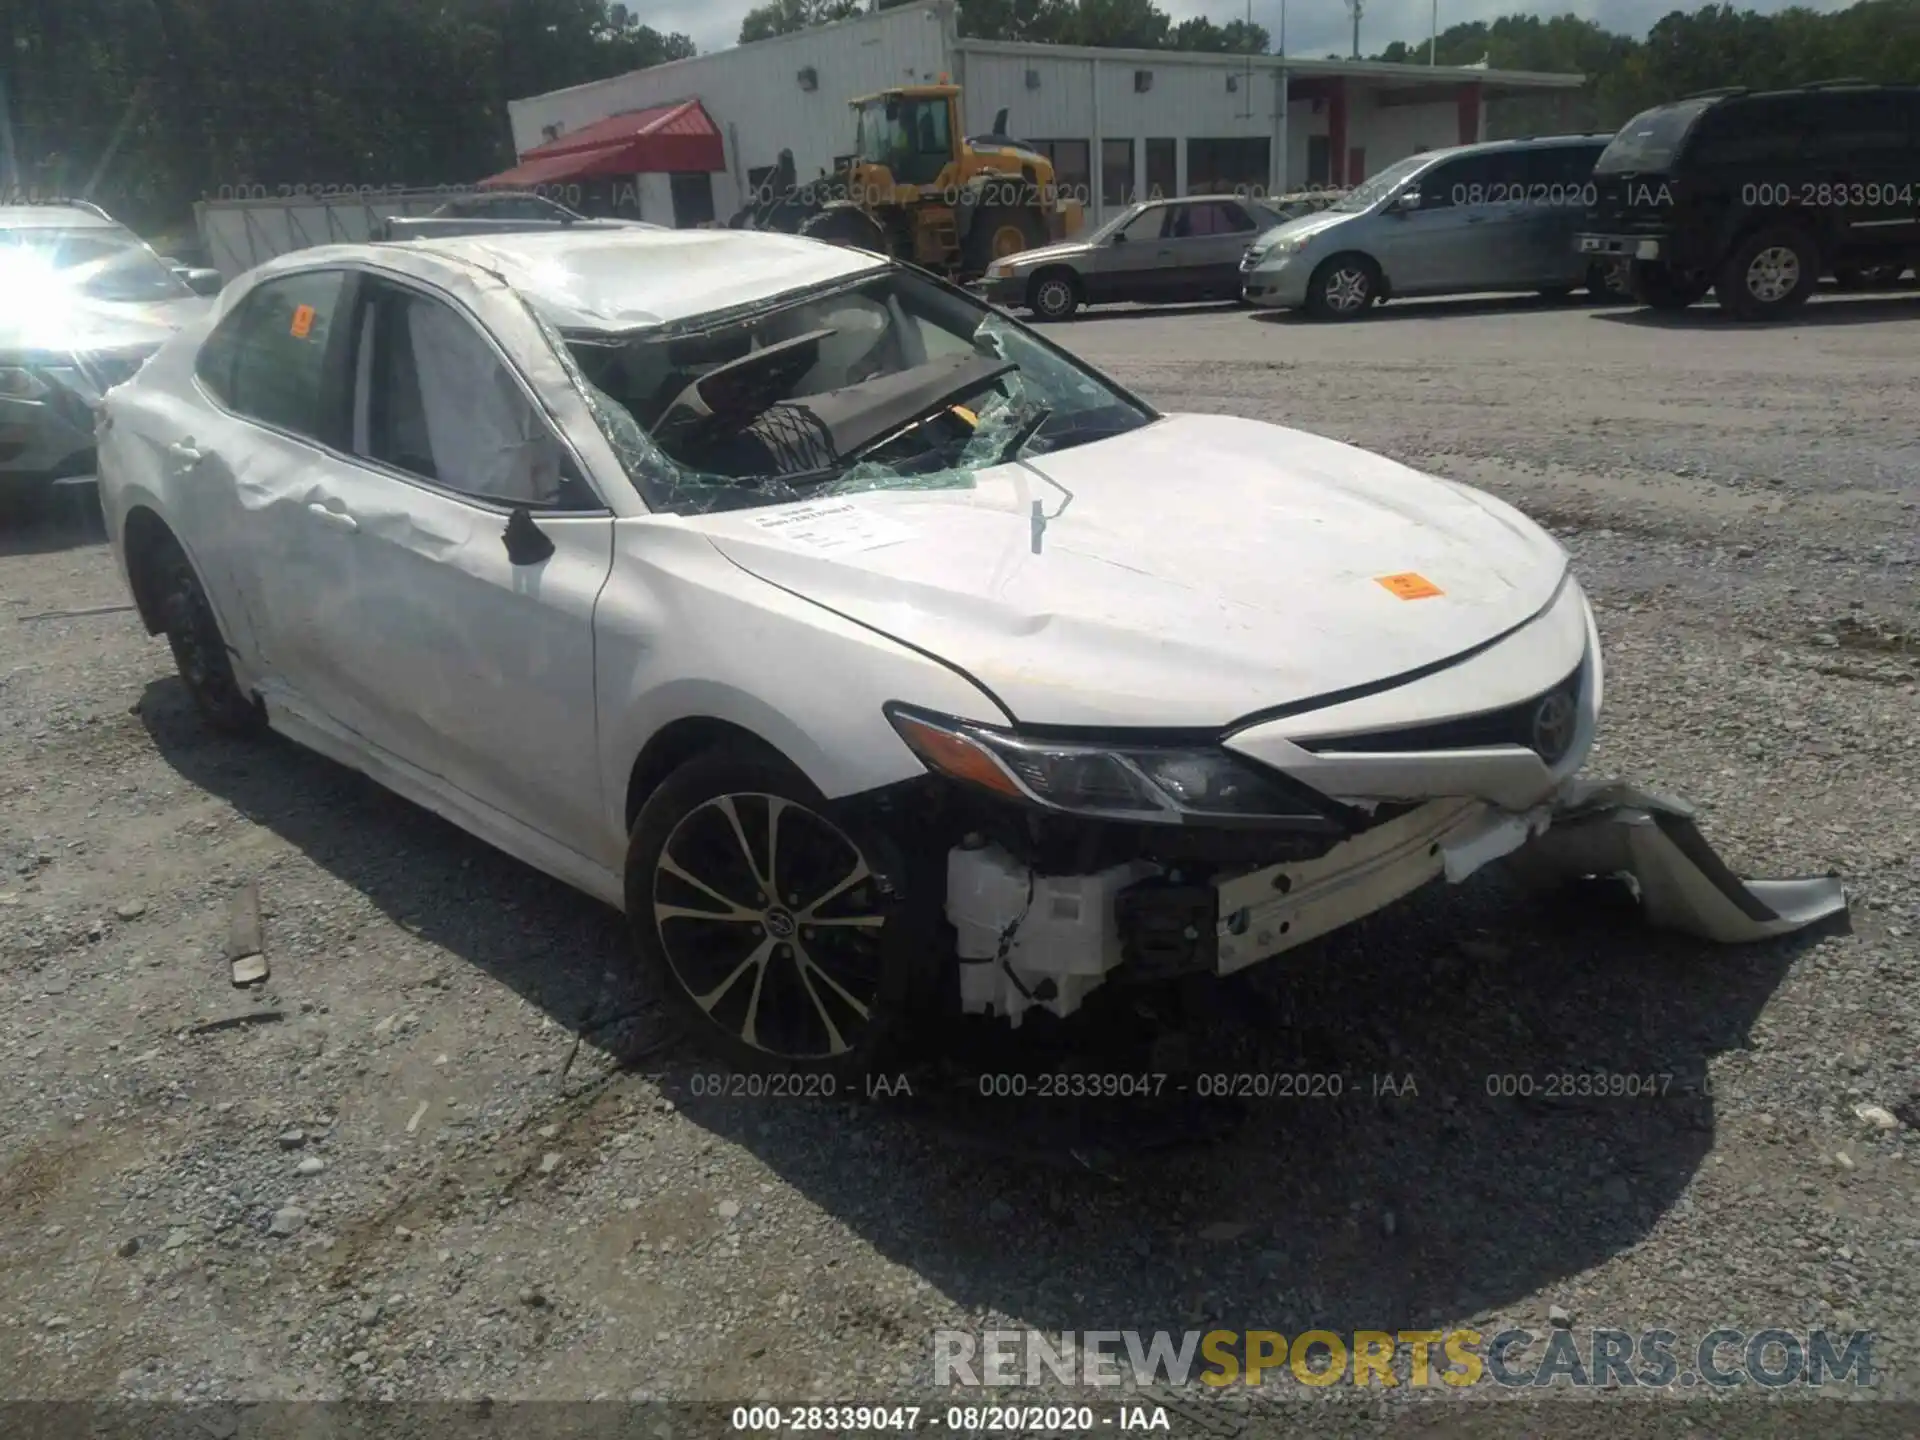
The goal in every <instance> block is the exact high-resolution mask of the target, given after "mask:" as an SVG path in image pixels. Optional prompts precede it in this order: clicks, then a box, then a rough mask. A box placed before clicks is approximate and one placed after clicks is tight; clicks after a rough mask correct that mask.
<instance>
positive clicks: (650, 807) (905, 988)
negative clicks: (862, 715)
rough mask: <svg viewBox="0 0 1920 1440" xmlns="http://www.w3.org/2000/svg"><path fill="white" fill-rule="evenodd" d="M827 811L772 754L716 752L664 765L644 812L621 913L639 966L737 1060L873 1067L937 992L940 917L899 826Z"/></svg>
mask: <svg viewBox="0 0 1920 1440" xmlns="http://www.w3.org/2000/svg"><path fill="white" fill-rule="evenodd" d="M827 809H828V807H827V805H826V802H825V801H824V800H823V799H822V798H821V796H820V794H819V792H818V791H817V790H815V789H814V787H813V786H812V785H811V784H809V783H808V782H807V780H806V778H805V777H804V776H802V775H800V774H799V773H798V772H797V771H795V770H793V769H792V768H791V767H789V766H787V765H785V764H782V763H780V762H778V761H777V759H776V758H775V757H772V756H770V755H761V754H759V753H756V752H753V751H749V750H742V749H722V750H716V751H710V752H708V753H707V754H705V755H702V756H700V757H698V758H696V759H694V760H691V761H689V762H688V763H687V764H686V765H684V766H682V767H681V768H680V769H678V770H676V771H674V772H673V774H671V775H669V776H668V777H667V778H666V780H665V781H663V782H662V783H661V784H660V786H659V788H658V789H656V790H655V791H654V792H653V794H652V795H650V796H649V797H648V798H647V801H646V803H645V804H644V805H643V806H642V807H641V809H640V815H639V818H638V819H637V820H636V821H635V822H634V827H633V833H632V835H631V837H630V839H629V843H628V846H627V868H626V892H627V918H628V923H629V924H630V925H631V926H632V929H633V938H634V946H635V949H636V951H637V954H638V958H639V963H640V965H641V968H642V971H643V978H644V979H646V980H648V981H649V982H651V983H652V984H653V985H654V986H655V988H656V989H657V990H658V992H659V995H660V998H661V999H662V1001H663V1002H664V1003H665V1004H667V1005H668V1006H669V1007H670V1008H671V1009H672V1010H673V1011H674V1012H675V1014H677V1015H678V1017H679V1018H680V1020H681V1021H682V1022H683V1023H684V1025H685V1026H686V1028H687V1030H688V1032H689V1033H690V1034H691V1035H692V1036H694V1037H695V1038H696V1040H697V1043H699V1044H701V1045H703V1046H704V1047H705V1048H707V1049H709V1050H710V1051H712V1052H713V1053H715V1054H716V1055H718V1056H720V1057H721V1058H723V1059H725V1060H726V1061H727V1062H728V1063H730V1064H732V1065H734V1066H735V1067H736V1068H738V1069H742V1070H748V1071H756V1072H767V1071H777V1072H791V1071H801V1072H812V1073H821V1074H831V1075H834V1076H836V1077H840V1078H848V1079H852V1078H856V1077H858V1076H859V1075H861V1074H864V1073H870V1072H871V1071H872V1070H873V1069H874V1067H875V1066H876V1065H878V1064H879V1063H881V1062H882V1061H884V1060H886V1059H888V1058H890V1057H893V1056H895V1055H897V1054H898V1053H899V1049H900V1046H901V1044H902V1042H903V1041H904V1039H905V1037H906V1036H907V1035H908V1033H909V1032H910V1031H911V1030H912V1028H913V1027H914V1025H915V1024H916V1023H917V1022H918V1021H919V1020H920V1019H921V1018H922V1016H923V1015H924V1013H925V1011H926V1009H927V1007H928V1004H929V996H930V995H931V994H932V993H933V991H934V985H933V978H932V977H933V975H934V974H937V966H936V965H935V964H934V962H933V961H932V960H931V958H930V957H931V956H933V955H934V954H935V953H936V952H935V949H934V941H933V935H932V933H931V927H929V926H927V925H926V924H924V923H922V920H921V918H920V915H921V912H923V911H924V909H925V907H924V906H920V905H916V903H915V900H914V897H913V896H912V895H910V893H909V889H910V887H909V886H908V885H907V884H906V883H905V868H906V867H905V862H904V861H902V860H901V859H900V858H899V856H898V851H897V849H896V847H895V846H894V844H893V842H892V840H891V838H890V837H887V836H883V835H877V834H870V833H865V832H862V833H859V834H856V833H854V829H855V827H853V826H851V825H850V824H849V823H845V822H843V820H841V819H834V818H830V817H829V816H828V815H827V814H826V811H827ZM729 812H730V813H729ZM736 822H737V824H736ZM776 830H777V843H775V842H771V841H770V839H769V837H770V836H772V835H774V833H775V831H776ZM769 856H771V865H772V867H774V868H775V869H776V870H777V873H775V874H774V875H773V876H772V877H771V879H772V880H773V881H774V882H776V883H775V884H774V885H773V886H772V888H766V886H765V879H766V875H765V871H764V870H763V869H762V866H763V865H765V864H767V863H768V862H769ZM703 872H704V873H703ZM862 876H864V878H858V877H862ZM689 877H691V883H690V881H689ZM663 912H673V913H663ZM699 912H704V913H706V914H709V915H712V916H713V917H715V918H713V919H711V920H702V919H701V918H699ZM810 919H811V920H812V921H813V922H814V923H813V924H811V925H810V924H809V923H808V922H809V920H810ZM836 991H837V993H836ZM862 1009H864V1010H865V1012H866V1013H865V1016H864V1017H863V1016H862V1015H861V1014H860V1011H861V1010H862Z"/></svg>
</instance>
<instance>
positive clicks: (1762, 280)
mask: <svg viewBox="0 0 1920 1440" xmlns="http://www.w3.org/2000/svg"><path fill="white" fill-rule="evenodd" d="M1819 283H1820V252H1819V250H1818V249H1817V248H1816V247H1815V245H1814V243H1813V237H1812V236H1810V235H1808V234H1807V233H1806V232H1805V231H1804V230H1797V229H1795V228H1793V227H1792V226H1787V225H1774V226H1769V227H1768V228H1767V229H1765V230H1761V231H1759V232H1757V233H1756V234H1753V235H1750V236H1748V237H1747V238H1746V239H1745V240H1744V241H1742V242H1741V243H1740V244H1739V245H1737V246H1735V247H1734V251H1733V253H1732V254H1731V255H1729V256H1728V257H1727V259H1726V263H1725V264H1724V265H1722V266H1721V267H1720V273H1719V275H1717V276H1716V277H1715V278H1714V285H1713V288H1714V293H1715V294H1716V295H1717V296H1718V297H1719V300H1720V308H1721V309H1722V310H1725V311H1726V312H1727V313H1728V314H1730V315H1733V316H1735V317H1737V318H1739V319H1741V320H1773V319H1777V318H1779V317H1780V316H1783V315H1788V314H1791V313H1792V312H1793V311H1795V310H1798V309H1799V308H1800V307H1801V306H1802V305H1804V304H1806V303H1807V297H1808V296H1810V295H1812V294H1813V291H1814V287H1815V286H1816V285H1818V284H1819Z"/></svg>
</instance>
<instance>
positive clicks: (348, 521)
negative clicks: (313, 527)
mask: <svg viewBox="0 0 1920 1440" xmlns="http://www.w3.org/2000/svg"><path fill="white" fill-rule="evenodd" d="M307 513H308V514H309V515H313V516H317V517H318V518H320V519H322V520H324V521H326V522H327V523H328V524H329V525H333V526H336V527H338V528H339V529H341V530H358V529H359V528H360V522H359V521H358V520H356V519H354V518H353V517H352V516H351V515H349V514H347V512H346V511H344V510H329V509H328V508H327V507H326V506H324V505H322V504H319V503H318V502H315V503H314V504H312V505H309V506H307Z"/></svg>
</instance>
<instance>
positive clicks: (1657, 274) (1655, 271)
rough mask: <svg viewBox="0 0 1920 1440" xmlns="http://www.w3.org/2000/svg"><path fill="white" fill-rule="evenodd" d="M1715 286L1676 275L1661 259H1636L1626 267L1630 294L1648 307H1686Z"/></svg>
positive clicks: (1700, 280) (1673, 308)
mask: <svg viewBox="0 0 1920 1440" xmlns="http://www.w3.org/2000/svg"><path fill="white" fill-rule="evenodd" d="M1712 288H1713V287H1712V284H1711V282H1709V281H1706V280H1702V279H1699V278H1697V277H1695V276H1691V275H1676V274H1674V272H1673V271H1672V270H1670V269H1668V268H1667V267H1666V266H1665V265H1663V264H1661V263H1660V262H1659V261H1658V260H1635V261H1633V262H1632V264H1631V265H1630V266H1629V267H1628V270H1627V289H1628V291H1629V293H1631V294H1632V296H1633V298H1634V299H1635V300H1638V301H1639V302H1640V303H1641V304H1642V305H1645V306H1646V307H1647V308H1648V309H1649V310H1666V311H1675V310H1685V309H1686V308H1687V307H1688V306H1689V305H1692V304H1694V303H1695V302H1696V301H1698V300H1701V299H1704V298H1705V297H1706V293H1707V291H1708V290H1710V289H1712Z"/></svg>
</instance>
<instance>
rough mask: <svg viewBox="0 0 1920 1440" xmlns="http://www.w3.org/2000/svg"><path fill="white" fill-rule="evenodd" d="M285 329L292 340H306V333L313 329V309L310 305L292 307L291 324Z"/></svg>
mask: <svg viewBox="0 0 1920 1440" xmlns="http://www.w3.org/2000/svg"><path fill="white" fill-rule="evenodd" d="M287 329H288V330H290V331H291V332H292V333H293V338H294V339H296V340H304V339H306V338H307V332H308V331H310V330H312V329H313V307H312V306H311V305H296V306H294V307H293V324H291V325H289V326H288V327H287Z"/></svg>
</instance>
